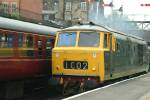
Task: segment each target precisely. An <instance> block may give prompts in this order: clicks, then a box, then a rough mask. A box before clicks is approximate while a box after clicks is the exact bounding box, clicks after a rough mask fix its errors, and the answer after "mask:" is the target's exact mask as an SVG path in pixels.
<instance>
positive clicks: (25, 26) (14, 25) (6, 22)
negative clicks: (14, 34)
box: [0, 17, 59, 35]
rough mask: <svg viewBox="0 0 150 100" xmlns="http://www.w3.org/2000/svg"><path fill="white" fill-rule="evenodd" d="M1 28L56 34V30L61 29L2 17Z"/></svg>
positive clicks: (0, 18)
mask: <svg viewBox="0 0 150 100" xmlns="http://www.w3.org/2000/svg"><path fill="white" fill-rule="evenodd" d="M0 28H2V29H10V30H15V31H21V32H31V33H40V34H47V35H48V34H50V35H55V32H56V31H59V29H58V28H54V27H49V26H44V25H38V24H33V23H29V22H23V21H18V20H13V19H8V18H3V17H0Z"/></svg>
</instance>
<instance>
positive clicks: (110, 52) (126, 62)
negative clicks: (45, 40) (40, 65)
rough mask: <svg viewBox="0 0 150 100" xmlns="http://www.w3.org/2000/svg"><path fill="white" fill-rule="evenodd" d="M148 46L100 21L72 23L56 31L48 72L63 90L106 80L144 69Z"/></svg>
mask: <svg viewBox="0 0 150 100" xmlns="http://www.w3.org/2000/svg"><path fill="white" fill-rule="evenodd" d="M148 69H149V60H148V46H147V43H146V41H144V40H143V39H142V38H140V37H136V36H132V35H129V34H125V33H123V32H120V31H116V30H113V29H111V28H109V27H105V26H100V25H90V24H89V25H75V26H72V27H68V28H65V29H62V30H61V31H58V32H57V35H56V41H55V46H54V48H53V50H52V76H53V78H54V79H55V80H56V81H57V82H56V84H59V85H61V86H62V88H63V89H62V92H63V93H66V90H67V89H68V87H73V86H75V87H76V88H77V87H78V89H79V90H80V91H84V89H85V88H86V87H88V88H93V86H98V85H99V84H101V83H102V82H104V81H106V80H111V79H116V78H120V77H124V76H128V75H132V74H135V73H140V72H144V71H146V72H147V71H148Z"/></svg>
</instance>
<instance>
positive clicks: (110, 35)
mask: <svg viewBox="0 0 150 100" xmlns="http://www.w3.org/2000/svg"><path fill="white" fill-rule="evenodd" d="M108 40H109V50H110V56H109V57H110V62H109V63H110V77H112V75H113V70H114V68H113V48H112V47H113V46H112V44H113V42H112V34H109V35H108Z"/></svg>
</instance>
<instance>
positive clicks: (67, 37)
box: [57, 32, 76, 47]
mask: <svg viewBox="0 0 150 100" xmlns="http://www.w3.org/2000/svg"><path fill="white" fill-rule="evenodd" d="M75 45H76V32H64V33H60V34H59V36H58V41H57V46H60V47H61V46H75Z"/></svg>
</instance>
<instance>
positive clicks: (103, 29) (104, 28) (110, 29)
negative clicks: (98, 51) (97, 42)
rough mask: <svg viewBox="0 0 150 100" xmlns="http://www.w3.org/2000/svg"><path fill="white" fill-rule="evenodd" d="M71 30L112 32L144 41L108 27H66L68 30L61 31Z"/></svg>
mask: <svg viewBox="0 0 150 100" xmlns="http://www.w3.org/2000/svg"><path fill="white" fill-rule="evenodd" d="M73 30H87V31H94V30H96V31H104V32H113V33H115V34H122V35H125V36H127V37H131V38H135V39H138V40H142V41H144V39H143V38H141V37H138V36H135V35H127V34H124V33H123V32H120V31H117V30H114V29H112V28H110V27H108V26H101V25H75V26H72V27H68V28H65V29H62V31H73Z"/></svg>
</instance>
